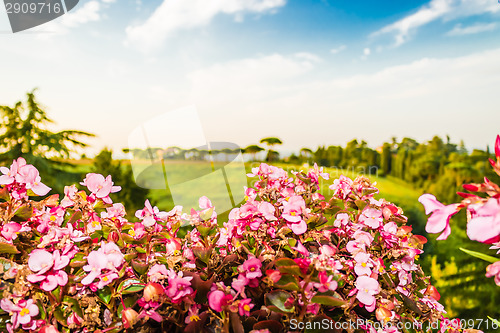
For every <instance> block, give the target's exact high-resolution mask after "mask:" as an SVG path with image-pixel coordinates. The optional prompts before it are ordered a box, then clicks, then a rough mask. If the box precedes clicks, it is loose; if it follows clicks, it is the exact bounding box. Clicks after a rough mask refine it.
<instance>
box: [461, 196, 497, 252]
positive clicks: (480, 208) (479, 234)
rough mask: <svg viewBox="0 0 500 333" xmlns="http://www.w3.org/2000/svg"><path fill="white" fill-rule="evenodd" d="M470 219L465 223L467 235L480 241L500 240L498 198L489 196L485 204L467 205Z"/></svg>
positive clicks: (491, 241) (493, 241)
mask: <svg viewBox="0 0 500 333" xmlns="http://www.w3.org/2000/svg"><path fill="white" fill-rule="evenodd" d="M468 211H469V212H470V216H471V219H470V221H469V223H468V224H467V236H469V238H470V239H471V240H475V241H478V242H481V243H487V244H491V243H495V242H497V241H499V240H500V199H497V198H490V199H488V201H486V203H485V204H472V205H469V207H468Z"/></svg>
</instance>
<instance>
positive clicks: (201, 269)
mask: <svg viewBox="0 0 500 333" xmlns="http://www.w3.org/2000/svg"><path fill="white" fill-rule="evenodd" d="M0 170H1V171H2V173H3V175H2V176H0V184H2V186H1V190H0V197H1V200H2V202H1V203H0V218H1V231H0V237H1V238H0V275H1V277H2V280H1V283H2V284H1V288H2V292H3V293H2V299H1V301H0V307H1V309H2V310H3V312H1V313H0V327H4V328H6V329H7V330H8V331H9V332H17V331H21V330H23V331H32V332H33V331H39V332H58V331H59V332H61V331H62V332H90V331H95V332H97V331H99V332H120V331H127V330H130V331H132V330H134V331H138V332H157V331H162V332H176V331H186V332H244V331H246V332H248V331H252V330H253V331H254V332H282V331H288V330H303V329H310V328H311V329H312V328H318V327H321V328H325V326H318V323H321V325H325V324H327V325H328V327H329V329H330V330H331V331H337V332H340V331H341V330H342V328H339V327H344V326H342V325H343V324H346V323H350V325H351V326H349V327H350V328H348V329H347V330H349V331H356V330H357V331H366V332H403V331H404V329H403V328H401V327H402V325H403V324H411V327H413V328H414V331H418V332H423V331H424V330H425V329H426V328H427V327H428V326H426V325H431V324H432V325H436V324H438V325H440V328H441V332H444V331H447V330H449V331H450V332H455V331H458V327H459V322H458V321H456V320H455V321H449V320H447V319H446V318H444V317H443V315H444V314H445V311H444V309H443V306H442V305H441V304H440V303H439V302H438V301H439V298H440V296H439V293H438V292H437V290H436V289H435V288H434V287H433V286H432V285H431V284H430V277H429V276H426V275H425V274H424V272H423V271H422V269H421V268H420V266H419V264H418V263H417V262H418V257H419V255H420V254H421V253H422V252H423V251H422V247H423V244H424V243H425V242H426V239H425V238H424V237H423V236H419V235H414V234H412V232H411V229H412V228H411V227H410V226H408V225H406V222H407V218H406V217H405V216H404V215H403V211H402V210H401V209H400V208H398V207H396V206H395V205H393V204H391V203H389V202H387V201H385V200H384V199H379V200H377V199H375V198H374V194H376V193H378V190H377V189H376V188H375V187H374V185H373V184H371V183H370V181H369V180H368V179H367V178H364V177H358V178H356V179H355V180H351V179H349V178H347V177H343V176H341V177H340V178H339V179H336V180H334V181H333V184H332V185H331V186H330V189H331V190H332V191H333V193H334V194H333V196H332V197H331V198H324V197H323V196H322V195H321V194H319V193H318V192H317V191H318V189H319V186H318V183H319V178H320V177H322V178H324V179H328V177H329V175H328V174H326V173H323V171H322V169H319V168H318V167H317V166H315V167H314V168H313V169H311V170H309V171H308V172H294V173H293V176H292V177H291V176H290V175H289V174H288V173H287V172H285V171H284V170H282V169H279V168H277V167H273V166H269V165H266V164H261V165H260V166H259V167H257V168H255V169H253V170H252V173H251V174H250V175H249V176H251V177H257V178H258V180H257V182H256V183H255V187H254V188H246V189H245V194H246V200H245V203H243V204H242V205H241V206H240V207H238V208H235V209H233V210H232V211H231V213H230V214H229V219H228V221H227V222H223V223H222V226H219V222H218V221H217V214H216V212H215V209H214V207H213V206H212V204H211V202H210V200H209V199H208V198H206V197H202V198H200V201H199V206H200V209H199V210H192V211H191V212H190V213H183V212H182V208H181V207H175V208H174V209H172V210H171V211H170V212H162V211H159V209H158V208H157V207H152V206H151V204H150V203H149V201H146V203H145V207H144V208H143V209H141V210H138V211H137V212H136V214H135V218H131V217H126V213H125V208H124V207H123V205H122V204H120V203H113V201H112V199H111V197H110V195H111V196H112V193H115V192H117V191H119V190H120V188H119V187H118V186H115V185H114V183H113V181H112V179H111V177H110V176H108V177H104V176H102V175H100V174H95V173H90V174H87V176H86V178H85V179H84V181H83V182H82V183H80V184H81V185H82V186H83V187H85V188H86V190H80V189H78V188H77V186H76V185H71V186H67V187H66V188H65V191H64V193H65V197H64V198H63V199H62V200H59V198H58V196H57V195H52V196H49V197H46V198H45V199H43V200H40V201H34V200H32V199H30V197H33V196H45V195H46V194H47V193H48V192H49V190H50V189H49V188H48V187H47V186H46V185H44V184H43V183H41V179H40V177H39V175H38V171H37V170H36V169H35V167H33V166H32V165H27V164H26V162H25V161H24V160H23V159H22V158H19V159H18V160H16V161H14V163H13V164H12V166H11V167H10V168H9V169H8V168H1V169H0ZM412 323H413V324H412ZM442 323H444V325H441V324H442ZM353 324H354V325H355V326H354V327H355V329H354V328H353V329H351V328H352V327H353V326H352V325H353ZM418 324H420V325H422V327H421V328H418V327H417V326H418ZM405 327H408V325H405ZM309 331H311V330H309Z"/></svg>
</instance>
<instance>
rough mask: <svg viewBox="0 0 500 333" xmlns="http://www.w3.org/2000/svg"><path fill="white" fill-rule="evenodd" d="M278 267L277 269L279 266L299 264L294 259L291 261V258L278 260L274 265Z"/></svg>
mask: <svg viewBox="0 0 500 333" xmlns="http://www.w3.org/2000/svg"><path fill="white" fill-rule="evenodd" d="M274 264H275V265H276V267H278V266H293V265H297V263H296V262H295V261H293V259H290V258H281V259H278V260H276V261H275V263H274Z"/></svg>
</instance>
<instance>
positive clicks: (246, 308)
mask: <svg viewBox="0 0 500 333" xmlns="http://www.w3.org/2000/svg"><path fill="white" fill-rule="evenodd" d="M243 310H245V311H247V312H248V311H250V310H251V309H250V305H248V304H245V305H243Z"/></svg>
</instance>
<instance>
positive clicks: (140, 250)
mask: <svg viewBox="0 0 500 333" xmlns="http://www.w3.org/2000/svg"><path fill="white" fill-rule="evenodd" d="M135 250H136V251H137V252H139V253H146V250H144V249H143V248H142V247H140V246H136V248H135Z"/></svg>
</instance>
